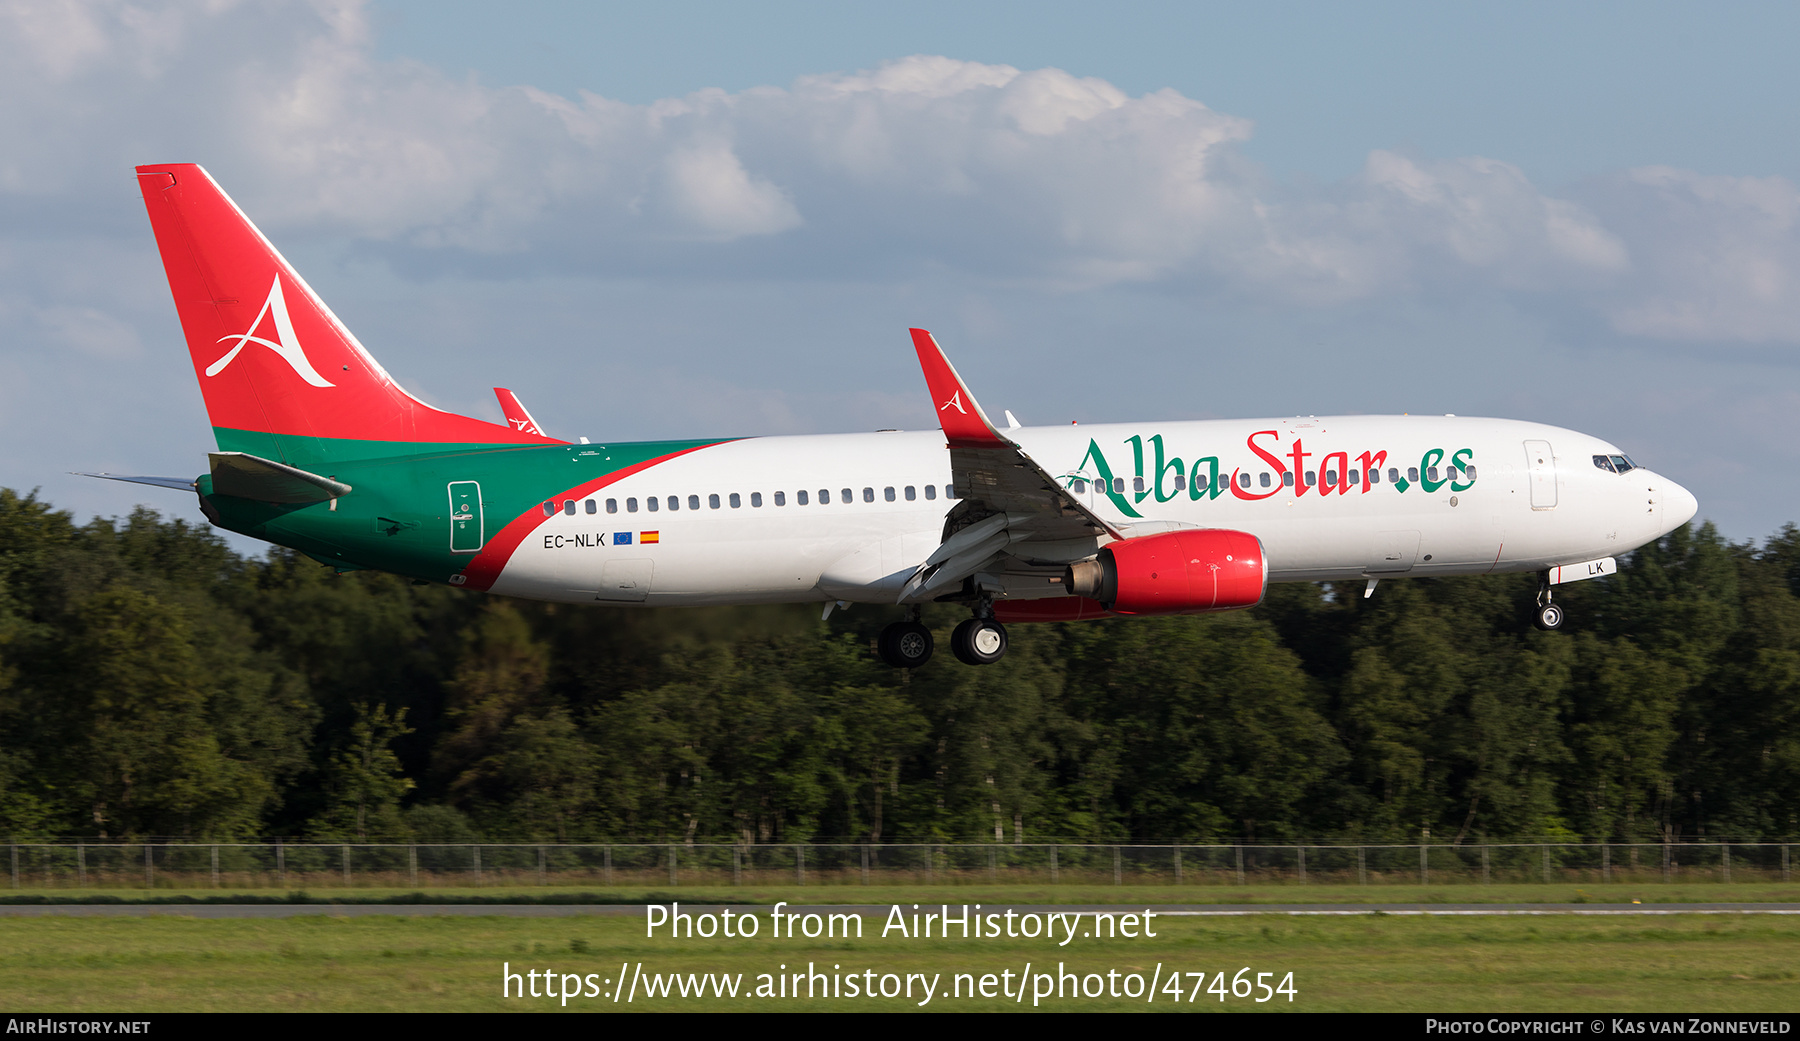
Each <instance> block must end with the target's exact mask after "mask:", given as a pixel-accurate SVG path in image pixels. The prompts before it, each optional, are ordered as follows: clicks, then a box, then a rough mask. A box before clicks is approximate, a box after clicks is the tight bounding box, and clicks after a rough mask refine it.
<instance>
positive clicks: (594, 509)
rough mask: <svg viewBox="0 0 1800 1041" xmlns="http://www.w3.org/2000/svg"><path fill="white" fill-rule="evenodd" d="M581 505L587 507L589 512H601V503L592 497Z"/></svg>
mask: <svg viewBox="0 0 1800 1041" xmlns="http://www.w3.org/2000/svg"><path fill="white" fill-rule="evenodd" d="M581 505H582V506H584V507H586V509H587V512H589V513H598V512H600V506H599V504H597V503H595V502H594V500H592V499H588V500H587V501H585V502H583V503H582V504H581Z"/></svg>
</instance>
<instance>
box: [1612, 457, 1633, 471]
mask: <svg viewBox="0 0 1800 1041" xmlns="http://www.w3.org/2000/svg"><path fill="white" fill-rule="evenodd" d="M1612 464H1613V469H1615V470H1617V471H1619V472H1620V473H1625V472H1626V471H1627V470H1635V469H1637V464H1636V463H1634V462H1632V461H1631V457H1630V456H1623V455H1615V456H1613V457H1612Z"/></svg>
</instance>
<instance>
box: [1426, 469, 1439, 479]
mask: <svg viewBox="0 0 1800 1041" xmlns="http://www.w3.org/2000/svg"><path fill="white" fill-rule="evenodd" d="M1437 474H1438V471H1437V467H1435V466H1427V467H1426V468H1425V479H1426V480H1429V481H1435V480H1437V479H1438V476H1437Z"/></svg>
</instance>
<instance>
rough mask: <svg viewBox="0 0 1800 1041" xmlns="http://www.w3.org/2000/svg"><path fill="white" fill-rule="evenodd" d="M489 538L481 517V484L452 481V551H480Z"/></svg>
mask: <svg viewBox="0 0 1800 1041" xmlns="http://www.w3.org/2000/svg"><path fill="white" fill-rule="evenodd" d="M486 539H487V533H486V532H485V531H484V530H483V522H482V518H481V485H480V484H478V483H476V482H474V481H451V482H450V552H452V553H479V552H481V546H482V543H483V542H485V541H486Z"/></svg>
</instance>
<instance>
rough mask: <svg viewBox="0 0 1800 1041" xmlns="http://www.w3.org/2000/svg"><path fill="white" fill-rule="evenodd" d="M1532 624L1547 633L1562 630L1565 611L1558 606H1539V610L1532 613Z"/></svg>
mask: <svg viewBox="0 0 1800 1041" xmlns="http://www.w3.org/2000/svg"><path fill="white" fill-rule="evenodd" d="M1531 624H1532V625H1535V626H1537V627H1538V628H1539V629H1542V630H1544V631H1545V632H1551V631H1553V630H1556V629H1560V628H1562V624H1563V609H1562V608H1561V607H1560V606H1558V605H1556V604H1539V605H1538V608H1537V610H1536V611H1534V612H1532V615H1531Z"/></svg>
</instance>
